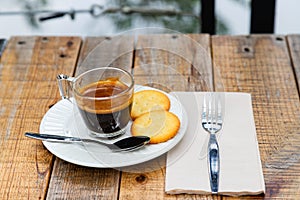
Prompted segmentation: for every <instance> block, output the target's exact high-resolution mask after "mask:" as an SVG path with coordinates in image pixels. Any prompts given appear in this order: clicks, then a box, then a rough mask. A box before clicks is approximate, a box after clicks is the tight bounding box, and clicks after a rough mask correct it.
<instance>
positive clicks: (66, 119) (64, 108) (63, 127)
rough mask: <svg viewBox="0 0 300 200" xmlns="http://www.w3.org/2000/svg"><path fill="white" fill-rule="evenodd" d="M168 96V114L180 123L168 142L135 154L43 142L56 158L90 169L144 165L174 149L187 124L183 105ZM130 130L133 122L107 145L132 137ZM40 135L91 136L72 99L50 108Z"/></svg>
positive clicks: (153, 145) (97, 147)
mask: <svg viewBox="0 0 300 200" xmlns="http://www.w3.org/2000/svg"><path fill="white" fill-rule="evenodd" d="M149 89H150V90H156V89H154V88H150V87H144V86H136V87H135V92H136V91H140V90H149ZM161 92H162V91H161ZM165 94H166V95H168V97H169V99H170V101H171V107H170V110H169V111H170V112H172V113H174V114H175V115H177V117H178V118H179V120H180V122H181V126H180V129H179V131H178V133H177V134H176V136H175V137H174V138H172V139H170V140H168V141H167V142H164V143H160V144H148V145H146V146H145V147H143V148H141V149H139V150H136V151H132V152H120V153H119V152H118V153H116V152H112V151H111V150H109V149H108V148H107V147H104V146H101V145H98V144H92V143H81V144H75V143H73V144H66V143H54V142H45V141H43V144H44V145H45V147H46V148H47V149H48V150H49V151H50V152H51V153H52V154H54V155H55V156H57V157H59V158H61V159H63V160H65V161H67V162H70V163H73V164H77V165H82V166H87V167H96V168H119V167H126V166H131V165H135V164H139V163H143V162H146V161H149V160H151V159H154V158H156V157H159V156H161V155H162V154H164V153H166V152H168V151H169V150H170V149H172V148H173V147H174V146H175V145H176V144H177V143H178V142H179V141H180V140H181V139H182V137H183V136H184V134H185V131H186V129H187V124H188V119H187V114H186V112H185V109H184V108H183V106H182V105H181V103H180V102H179V101H178V100H177V99H176V97H174V96H172V95H170V94H167V93H165ZM130 127H131V122H130V123H129V124H128V126H127V131H126V133H125V134H124V135H123V136H121V137H119V138H117V139H115V140H107V142H114V141H116V140H119V139H121V138H124V137H128V136H130V135H131V133H130ZM40 133H42V134H52V135H66V136H74V137H82V138H83V137H85V138H89V137H90V136H89V135H88V130H87V128H86V127H85V125H84V122H83V120H82V119H81V117H80V115H79V112H78V110H77V108H76V106H74V105H73V103H72V102H71V101H69V100H61V101H59V102H58V103H56V104H55V105H54V106H53V107H51V109H50V110H49V111H48V112H47V113H46V114H45V116H44V117H43V119H42V122H41V125H40Z"/></svg>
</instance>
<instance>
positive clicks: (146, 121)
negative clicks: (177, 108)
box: [131, 110, 180, 144]
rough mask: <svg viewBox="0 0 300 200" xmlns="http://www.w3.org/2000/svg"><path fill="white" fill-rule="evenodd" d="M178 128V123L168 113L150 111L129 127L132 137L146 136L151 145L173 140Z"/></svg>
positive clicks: (173, 116) (174, 117) (176, 118)
mask: <svg viewBox="0 0 300 200" xmlns="http://www.w3.org/2000/svg"><path fill="white" fill-rule="evenodd" d="M179 128H180V121H179V119H178V117H177V116H176V115H174V114H173V113H171V112H169V111H165V110H159V111H152V112H148V113H146V114H143V115H141V116H140V117H138V118H136V119H135V120H134V122H133V123H132V126H131V133H132V135H133V136H139V135H143V136H148V137H150V143H151V144H157V143H162V142H166V141H167V140H169V139H171V138H173V137H174V136H175V135H176V134H177V132H178V130H179Z"/></svg>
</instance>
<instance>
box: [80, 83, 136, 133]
mask: <svg viewBox="0 0 300 200" xmlns="http://www.w3.org/2000/svg"><path fill="white" fill-rule="evenodd" d="M128 89H129V88H128V86H127V85H125V84H124V83H122V82H121V81H119V80H118V79H116V78H110V79H107V80H101V81H98V82H94V83H91V84H89V85H87V86H85V87H83V88H81V89H80V90H79V91H78V93H79V94H75V95H77V96H76V99H77V105H78V108H79V111H80V112H81V115H82V117H83V120H84V121H85V124H86V125H87V127H88V128H89V129H90V130H91V131H93V132H96V133H112V132H116V131H119V130H122V129H124V128H125V127H126V126H127V124H128V122H129V121H130V120H131V117H130V112H131V105H132V99H133V98H132V97H133V96H132V92H125V91H126V90H128Z"/></svg>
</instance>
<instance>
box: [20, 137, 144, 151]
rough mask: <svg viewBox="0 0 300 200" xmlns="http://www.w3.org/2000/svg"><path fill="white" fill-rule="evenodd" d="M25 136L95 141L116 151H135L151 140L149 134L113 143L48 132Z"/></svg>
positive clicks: (55, 139)
mask: <svg viewBox="0 0 300 200" xmlns="http://www.w3.org/2000/svg"><path fill="white" fill-rule="evenodd" d="M25 136H27V137H29V138H33V139H38V140H43V141H48V142H61V143H74V142H77V143H81V142H93V143H97V144H101V145H104V146H106V147H108V148H110V149H111V150H112V151H115V152H118V151H133V150H136V149H139V148H141V147H143V146H145V145H146V144H148V143H149V142H150V138H149V137H147V136H133V137H127V138H124V139H121V140H119V141H117V142H114V143H111V144H109V143H105V142H102V141H99V140H93V139H88V138H77V137H67V136H61V135H48V134H39V133H29V132H27V133H25Z"/></svg>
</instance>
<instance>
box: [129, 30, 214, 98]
mask: <svg viewBox="0 0 300 200" xmlns="http://www.w3.org/2000/svg"><path fill="white" fill-rule="evenodd" d="M135 55H136V57H135V61H134V77H135V81H136V83H137V84H140V85H149V86H155V87H159V88H160V89H163V90H165V91H167V92H169V91H197V90H202V91H203V90H211V89H212V86H211V84H212V83H211V76H212V69H211V66H212V65H211V56H210V50H209V37H208V35H202V36H201V37H198V36H197V35H169V34H165V35H151V36H149V35H144V36H139V38H138V42H137V47H136V52H135Z"/></svg>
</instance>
